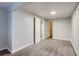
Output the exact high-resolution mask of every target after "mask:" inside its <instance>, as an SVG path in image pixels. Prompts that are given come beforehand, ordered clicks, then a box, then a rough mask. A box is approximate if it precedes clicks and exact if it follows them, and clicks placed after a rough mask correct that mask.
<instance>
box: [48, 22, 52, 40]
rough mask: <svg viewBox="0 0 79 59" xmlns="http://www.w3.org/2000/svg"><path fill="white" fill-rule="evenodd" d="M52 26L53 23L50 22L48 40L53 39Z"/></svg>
mask: <svg viewBox="0 0 79 59" xmlns="http://www.w3.org/2000/svg"><path fill="white" fill-rule="evenodd" d="M52 25H53V23H52V21H48V39H49V38H52V37H53V35H52V32H53V29H52V28H53V27H52Z"/></svg>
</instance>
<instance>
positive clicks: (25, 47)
mask: <svg viewBox="0 0 79 59" xmlns="http://www.w3.org/2000/svg"><path fill="white" fill-rule="evenodd" d="M32 44H34V43H30V44H27V45H26V46H23V47H21V48H18V49H15V50H13V51H11V53H12V54H13V53H15V52H17V51H20V50H22V49H24V48H26V47H28V46H30V45H32Z"/></svg>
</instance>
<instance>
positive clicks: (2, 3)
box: [0, 2, 14, 8]
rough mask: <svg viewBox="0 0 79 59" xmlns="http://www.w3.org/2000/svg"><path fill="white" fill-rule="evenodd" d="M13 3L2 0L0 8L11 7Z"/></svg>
mask: <svg viewBox="0 0 79 59" xmlns="http://www.w3.org/2000/svg"><path fill="white" fill-rule="evenodd" d="M13 4H14V3H13V2H0V8H9V7H10V6H12V5H13Z"/></svg>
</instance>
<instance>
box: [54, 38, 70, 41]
mask: <svg viewBox="0 0 79 59" xmlns="http://www.w3.org/2000/svg"><path fill="white" fill-rule="evenodd" d="M53 39H57V40H65V41H71V39H65V38H53Z"/></svg>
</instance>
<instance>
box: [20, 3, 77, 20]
mask: <svg viewBox="0 0 79 59" xmlns="http://www.w3.org/2000/svg"><path fill="white" fill-rule="evenodd" d="M76 5H77V3H75V2H27V3H24V4H23V5H22V6H21V7H20V9H23V10H26V11H29V12H31V13H33V14H35V15H38V16H40V17H43V18H45V19H56V18H66V17H70V16H71V15H72V13H73V11H74V9H75V8H76ZM51 11H56V14H55V15H51V14H50V12H51Z"/></svg>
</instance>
